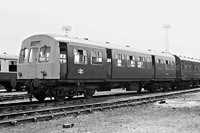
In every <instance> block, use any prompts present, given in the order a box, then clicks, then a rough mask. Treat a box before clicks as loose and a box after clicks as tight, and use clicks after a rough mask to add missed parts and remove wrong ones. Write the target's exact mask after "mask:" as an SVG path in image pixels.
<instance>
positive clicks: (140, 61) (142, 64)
mask: <svg viewBox="0 0 200 133" xmlns="http://www.w3.org/2000/svg"><path fill="white" fill-rule="evenodd" d="M137 61H138V68H145V58H144V57H137Z"/></svg>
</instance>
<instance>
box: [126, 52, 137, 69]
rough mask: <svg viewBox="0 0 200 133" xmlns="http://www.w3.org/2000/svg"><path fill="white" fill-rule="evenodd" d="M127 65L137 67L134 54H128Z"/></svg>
mask: <svg viewBox="0 0 200 133" xmlns="http://www.w3.org/2000/svg"><path fill="white" fill-rule="evenodd" d="M127 62H128V64H127V66H128V67H135V57H134V56H129V55H128V56H127Z"/></svg>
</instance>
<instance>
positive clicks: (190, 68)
mask: <svg viewBox="0 0 200 133" xmlns="http://www.w3.org/2000/svg"><path fill="white" fill-rule="evenodd" d="M188 72H192V64H191V63H189V62H188Z"/></svg>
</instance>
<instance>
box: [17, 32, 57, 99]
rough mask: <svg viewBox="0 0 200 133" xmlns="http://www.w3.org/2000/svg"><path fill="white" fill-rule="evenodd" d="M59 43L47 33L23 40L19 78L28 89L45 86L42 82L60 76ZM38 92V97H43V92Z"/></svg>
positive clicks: (19, 62)
mask: <svg viewBox="0 0 200 133" xmlns="http://www.w3.org/2000/svg"><path fill="white" fill-rule="evenodd" d="M58 45H59V43H58V42H57V41H56V40H55V39H53V38H52V37H51V36H47V35H35V36H32V37H29V38H27V39H26V40H24V41H23V42H22V45H21V50H20V56H19V61H18V65H17V78H18V82H19V83H20V84H23V85H25V86H26V87H27V88H28V91H30V89H31V86H33V87H35V86H40V87H43V85H42V84H45V83H48V82H51V81H52V80H56V79H59V78H60V67H59V63H60V60H59V58H60V57H59V49H58V47H59V46H58ZM45 89H46V88H45ZM40 90H41V89H40ZM31 91H32V90H31ZM37 93H39V94H38V98H37V99H39V100H41V99H43V97H44V96H43V97H42V96H41V95H40V93H41V92H37ZM34 96H35V97H37V95H34Z"/></svg>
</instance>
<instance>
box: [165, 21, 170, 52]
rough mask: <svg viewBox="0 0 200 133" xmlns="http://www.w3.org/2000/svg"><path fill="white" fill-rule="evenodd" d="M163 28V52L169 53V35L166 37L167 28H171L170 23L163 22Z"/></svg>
mask: <svg viewBox="0 0 200 133" xmlns="http://www.w3.org/2000/svg"><path fill="white" fill-rule="evenodd" d="M163 28H165V29H166V37H165V39H166V40H165V41H166V42H165V43H166V44H165V53H169V37H168V30H169V29H170V28H171V25H170V24H164V25H163Z"/></svg>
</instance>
